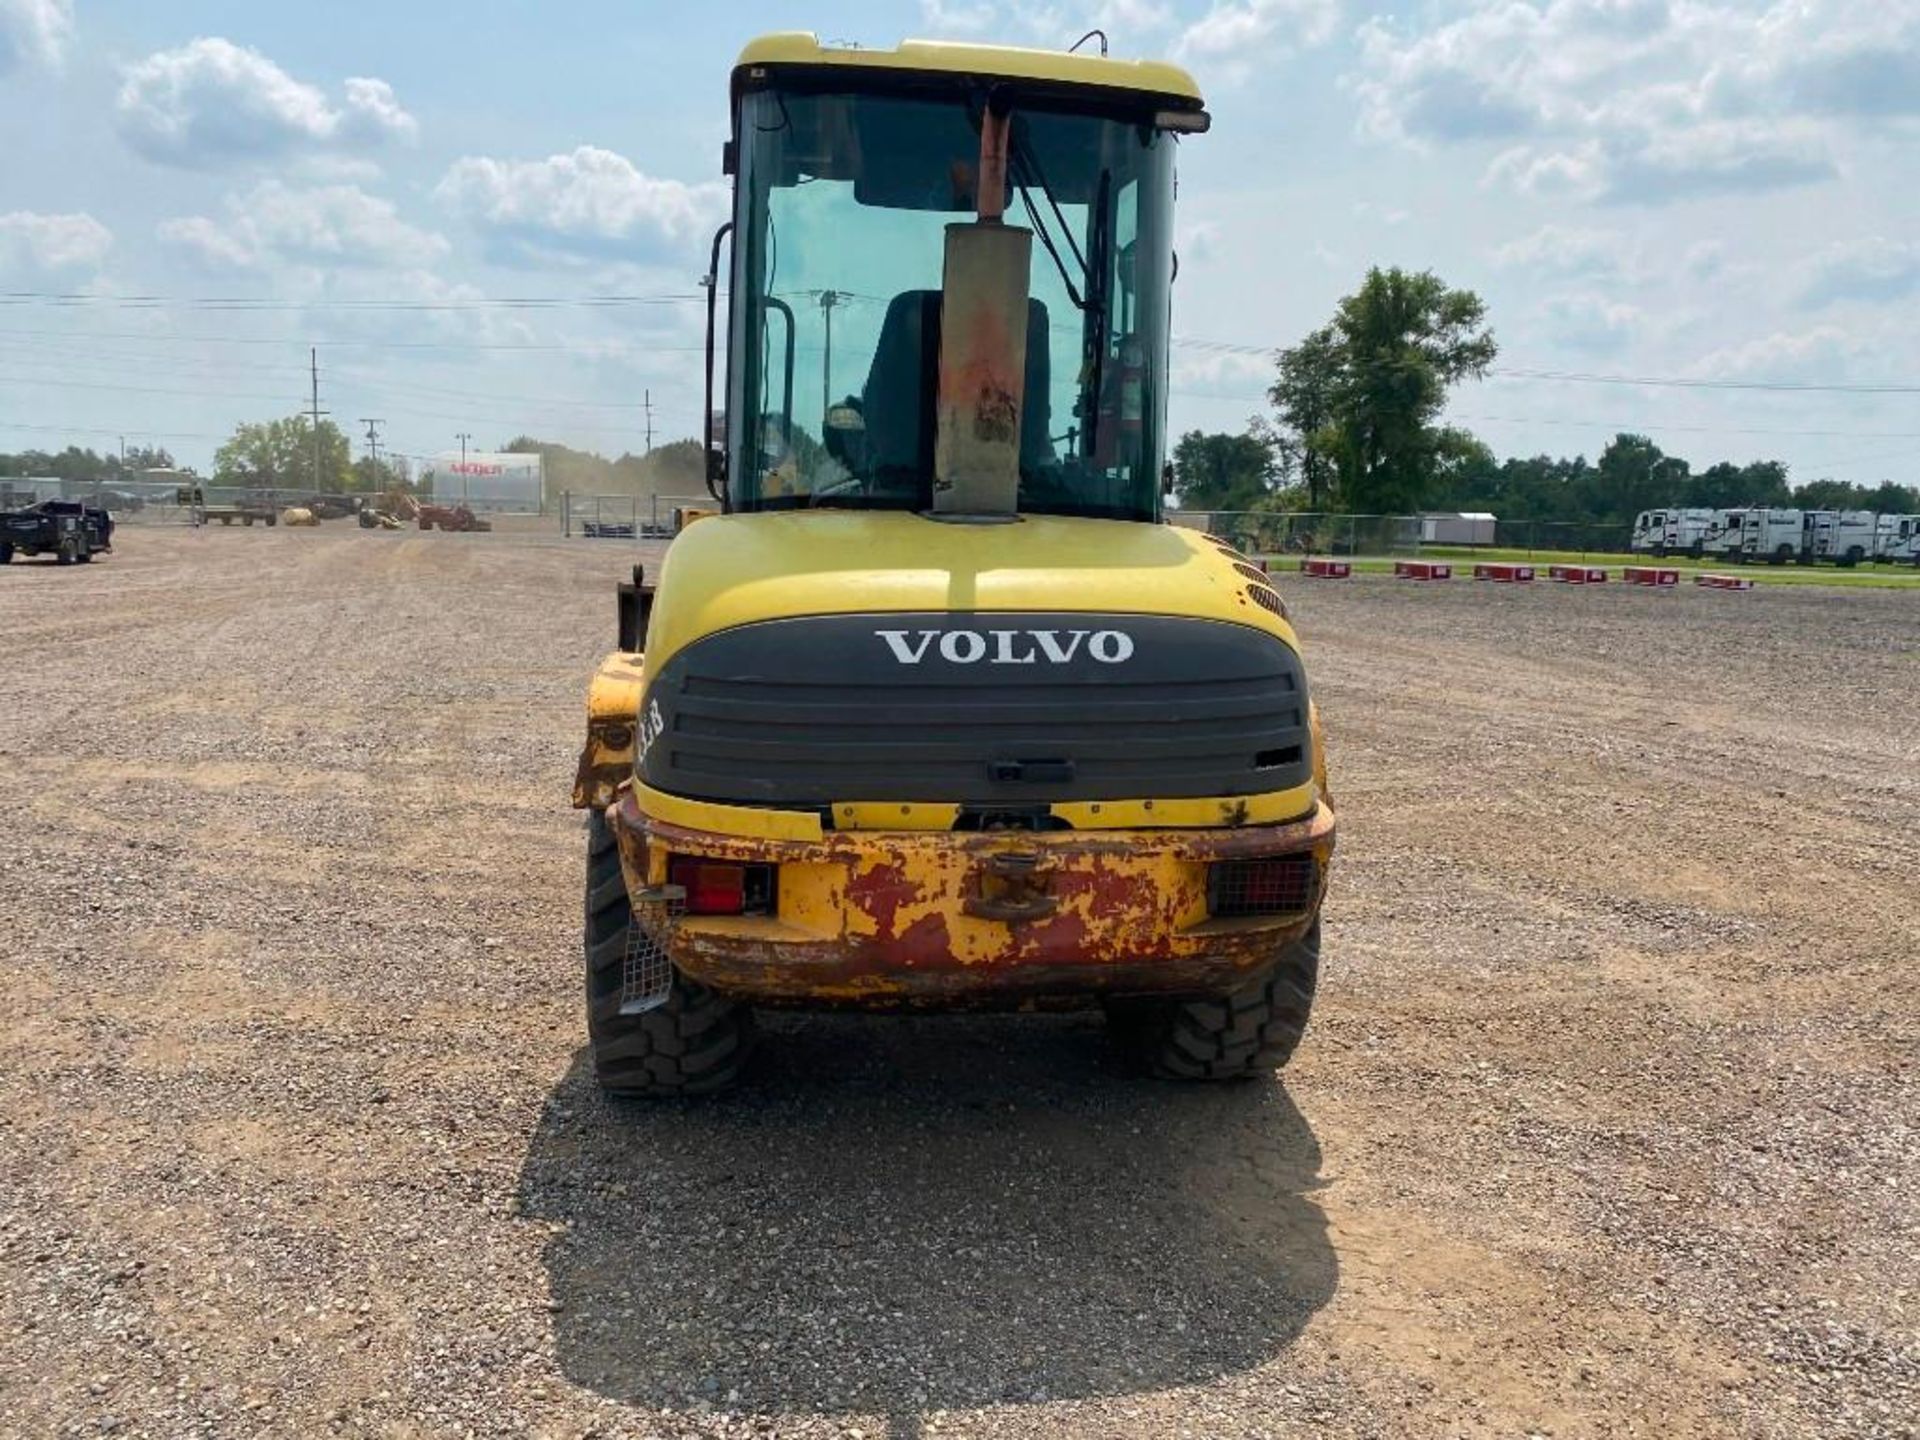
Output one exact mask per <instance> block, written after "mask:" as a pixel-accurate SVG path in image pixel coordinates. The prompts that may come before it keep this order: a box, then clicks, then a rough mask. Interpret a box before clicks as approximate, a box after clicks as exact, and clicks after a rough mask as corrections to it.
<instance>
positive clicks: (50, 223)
mask: <svg viewBox="0 0 1920 1440" xmlns="http://www.w3.org/2000/svg"><path fill="white" fill-rule="evenodd" d="M112 248H113V232H112V231H110V230H109V229H107V227H106V226H104V225H102V224H101V223H100V222H99V221H98V220H96V219H94V218H93V217H92V216H91V215H86V214H72V215H37V214H35V213H33V212H32V211H30V210H14V211H12V212H10V213H8V214H5V215H0V273H6V272H15V271H21V272H26V273H29V274H53V273H56V272H71V271H80V270H97V269H99V268H100V266H101V264H102V263H103V262H104V261H105V260H106V258H107V252H108V251H109V250H111V249H112Z"/></svg>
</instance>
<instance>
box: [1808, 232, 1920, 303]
mask: <svg viewBox="0 0 1920 1440" xmlns="http://www.w3.org/2000/svg"><path fill="white" fill-rule="evenodd" d="M1802 270H1803V273H1804V274H1805V277H1806V279H1805V285H1804V288H1803V289H1802V292H1801V301H1802V303H1803V304H1806V305H1830V304H1832V303H1834V302H1835V301H1840V300H1866V301H1871V302H1884V301H1888V300H1898V299H1901V298H1903V297H1905V296H1907V295H1911V294H1913V293H1914V292H1915V291H1916V290H1920V243H1916V242H1914V241H1911V240H1889V239H1887V238H1886V237H1885V236H1882V235H1876V236H1872V237H1869V238H1867V239H1863V240H1841V241H1836V242H1835V243H1834V244H1832V245H1829V246H1828V247H1827V248H1826V249H1824V250H1822V251H1821V252H1820V253H1819V254H1817V255H1815V256H1813V257H1812V259H1810V260H1809V261H1808V262H1807V263H1806V264H1805V265H1804V266H1803V267H1802Z"/></svg>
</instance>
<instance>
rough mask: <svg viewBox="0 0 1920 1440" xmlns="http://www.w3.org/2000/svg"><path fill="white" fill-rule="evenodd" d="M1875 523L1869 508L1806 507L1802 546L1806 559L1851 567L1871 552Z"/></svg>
mask: <svg viewBox="0 0 1920 1440" xmlns="http://www.w3.org/2000/svg"><path fill="white" fill-rule="evenodd" d="M1878 525H1879V517H1878V516H1877V515H1875V514H1874V513H1873V512H1872V511H1871V510H1809V511H1807V512H1806V519H1805V527H1806V528H1805V543H1804V544H1803V545H1802V547H1801V549H1802V551H1803V554H1804V556H1805V557H1806V558H1808V559H1812V560H1831V561H1833V562H1834V563H1835V564H1836V565H1845V566H1848V567H1852V566H1854V565H1858V564H1859V563H1860V562H1861V561H1862V560H1865V559H1867V558H1868V557H1870V556H1871V555H1872V554H1873V551H1874V539H1875V531H1876V530H1877V529H1878Z"/></svg>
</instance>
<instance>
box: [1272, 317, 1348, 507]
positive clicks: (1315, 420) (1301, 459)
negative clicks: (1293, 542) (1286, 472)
mask: <svg viewBox="0 0 1920 1440" xmlns="http://www.w3.org/2000/svg"><path fill="white" fill-rule="evenodd" d="M1278 365H1279V371H1280V373H1279V376H1278V377H1277V378H1276V379H1275V380H1274V382H1273V385H1272V386H1271V387H1270V388H1269V389H1268V391H1267V398H1268V400H1270V401H1271V402H1272V404H1273V408H1274V409H1275V410H1277V411H1278V412H1279V414H1280V427H1279V430H1278V433H1277V435H1276V436H1275V437H1274V439H1273V441H1272V443H1273V445H1274V448H1275V450H1276V451H1277V452H1278V453H1280V454H1281V455H1283V456H1284V457H1285V458H1286V459H1287V460H1288V461H1290V462H1291V464H1292V468H1294V469H1295V470H1296V471H1297V473H1298V474H1299V476H1300V481H1301V483H1302V484H1303V485H1304V486H1305V487H1306V492H1307V493H1306V504H1307V509H1308V510H1312V511H1319V510H1324V509H1325V508H1326V506H1327V502H1328V500H1329V499H1330V498H1331V497H1332V495H1333V486H1334V479H1335V470H1334V456H1335V455H1336V454H1337V453H1338V450H1339V445H1338V433H1337V431H1336V430H1335V428H1334V404H1335V401H1336V399H1337V397H1338V394H1339V384H1340V342H1339V340H1338V338H1337V337H1336V336H1335V334H1334V331H1333V327H1332V326H1325V327H1323V328H1321V329H1319V330H1316V331H1314V332H1313V333H1312V334H1311V335H1309V336H1307V338H1306V339H1304V340H1302V341H1301V342H1300V343H1299V344H1298V345H1296V346H1294V347H1293V348H1292V349H1291V350H1282V351H1281V352H1280V356H1279V361H1278Z"/></svg>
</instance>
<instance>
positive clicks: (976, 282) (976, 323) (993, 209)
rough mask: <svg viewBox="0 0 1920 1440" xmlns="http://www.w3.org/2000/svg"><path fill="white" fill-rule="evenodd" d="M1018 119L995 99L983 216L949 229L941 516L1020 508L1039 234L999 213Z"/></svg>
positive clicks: (982, 184) (982, 178) (985, 152)
mask: <svg viewBox="0 0 1920 1440" xmlns="http://www.w3.org/2000/svg"><path fill="white" fill-rule="evenodd" d="M1011 125H1012V121H1011V118H1010V115H1009V114H1008V111H1007V108H1006V106H1005V105H1004V104H1002V103H999V102H997V101H990V102H989V103H988V106H987V109H986V112H985V115H984V116H983V118H982V123H981V127H980V168H979V183H978V185H977V187H976V197H975V204H976V206H977V208H978V212H979V213H978V218H977V219H975V220H973V221H971V222H970V223H968V224H964V225H949V226H948V227H947V239H946V261H945V269H944V274H943V278H942V281H941V307H940V308H941V315H940V389H939V398H938V402H937V406H936V409H935V419H934V424H935V431H934V450H933V509H934V513H936V514H945V515H1012V514H1014V513H1015V512H1016V511H1017V510H1018V509H1019V503H1020V419H1021V407H1022V404H1023V402H1024V394H1025V389H1026V374H1027V282H1028V275H1029V273H1030V266H1031V264H1032V257H1033V232H1032V231H1030V230H1025V229H1022V228H1020V227H1018V226H1010V225H1007V224H1004V223H1003V222H1002V219H1001V216H1002V214H1003V212H1004V209H1005V204H1006V193H1007V142H1008V136H1009V132H1010V129H1011Z"/></svg>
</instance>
